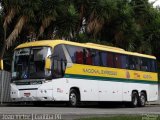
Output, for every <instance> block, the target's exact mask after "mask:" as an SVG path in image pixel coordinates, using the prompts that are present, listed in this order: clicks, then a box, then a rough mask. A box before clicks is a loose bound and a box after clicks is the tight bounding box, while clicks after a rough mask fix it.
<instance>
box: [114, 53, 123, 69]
mask: <svg viewBox="0 0 160 120" xmlns="http://www.w3.org/2000/svg"><path fill="white" fill-rule="evenodd" d="M121 60H122V59H121V55H120V54H115V55H114V63H115V67H116V68H121V65H122V64H121V63H122V62H121Z"/></svg>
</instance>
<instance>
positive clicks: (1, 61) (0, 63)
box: [0, 60, 3, 70]
mask: <svg viewBox="0 0 160 120" xmlns="http://www.w3.org/2000/svg"><path fill="white" fill-rule="evenodd" d="M0 70H3V60H0Z"/></svg>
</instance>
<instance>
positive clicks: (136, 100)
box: [130, 92, 139, 108]
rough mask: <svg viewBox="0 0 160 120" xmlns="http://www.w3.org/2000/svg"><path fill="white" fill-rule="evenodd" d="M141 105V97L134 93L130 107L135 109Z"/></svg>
mask: <svg viewBox="0 0 160 120" xmlns="http://www.w3.org/2000/svg"><path fill="white" fill-rule="evenodd" d="M138 103H139V96H138V93H137V92H132V98H131V102H130V107H132V108H135V107H137V106H138Z"/></svg>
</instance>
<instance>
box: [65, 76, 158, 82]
mask: <svg viewBox="0 0 160 120" xmlns="http://www.w3.org/2000/svg"><path fill="white" fill-rule="evenodd" d="M64 77H65V78H77V79H88V80H100V81H112V82H128V83H143V84H158V81H147V80H136V79H123V78H110V77H100V76H87V75H77V74H65V76H64Z"/></svg>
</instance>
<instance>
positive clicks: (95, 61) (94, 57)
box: [92, 50, 101, 66]
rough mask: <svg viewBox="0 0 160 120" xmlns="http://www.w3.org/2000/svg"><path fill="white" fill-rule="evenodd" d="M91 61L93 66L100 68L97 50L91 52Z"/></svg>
mask: <svg viewBox="0 0 160 120" xmlns="http://www.w3.org/2000/svg"><path fill="white" fill-rule="evenodd" d="M92 61H93V65H96V66H100V65H101V63H100V53H99V51H98V50H92Z"/></svg>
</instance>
